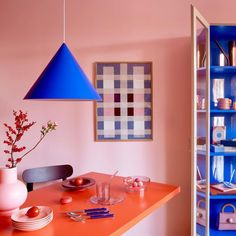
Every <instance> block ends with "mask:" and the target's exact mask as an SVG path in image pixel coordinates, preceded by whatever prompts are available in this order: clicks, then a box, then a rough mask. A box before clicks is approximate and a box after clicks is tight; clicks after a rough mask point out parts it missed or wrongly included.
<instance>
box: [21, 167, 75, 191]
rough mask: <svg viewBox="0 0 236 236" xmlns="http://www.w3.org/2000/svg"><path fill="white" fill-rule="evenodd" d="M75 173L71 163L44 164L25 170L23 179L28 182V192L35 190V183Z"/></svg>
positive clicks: (63, 177) (64, 177)
mask: <svg viewBox="0 0 236 236" xmlns="http://www.w3.org/2000/svg"><path fill="white" fill-rule="evenodd" d="M72 174H73V168H72V166H71V165H57V166H44V167H37V168H32V169H27V170H24V171H23V174H22V179H23V181H24V182H26V184H27V189H28V192H30V191H32V190H33V184H34V183H42V182H47V181H52V180H58V179H62V180H65V179H66V178H67V177H69V176H71V175H72Z"/></svg>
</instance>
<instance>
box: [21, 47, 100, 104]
mask: <svg viewBox="0 0 236 236" xmlns="http://www.w3.org/2000/svg"><path fill="white" fill-rule="evenodd" d="M24 99H47V100H49V99H51V100H101V97H100V95H99V94H98V93H97V92H96V90H95V89H94V87H93V86H92V84H91V83H90V81H89V79H88V78H87V76H86V75H85V73H84V72H83V70H82V69H81V67H80V66H79V64H78V63H77V61H76V59H75V58H74V56H73V55H72V53H71V52H70V50H69V48H68V47H67V45H66V44H65V43H63V44H62V45H61V47H60V48H59V50H58V51H57V52H56V54H55V55H54V57H53V58H52V59H51V61H50V62H49V64H48V65H47V67H46V68H45V69H44V71H43V72H42V74H41V75H40V76H39V78H38V79H37V81H36V82H35V83H34V85H33V86H32V87H31V89H30V90H29V92H28V93H27V94H26V96H25V97H24Z"/></svg>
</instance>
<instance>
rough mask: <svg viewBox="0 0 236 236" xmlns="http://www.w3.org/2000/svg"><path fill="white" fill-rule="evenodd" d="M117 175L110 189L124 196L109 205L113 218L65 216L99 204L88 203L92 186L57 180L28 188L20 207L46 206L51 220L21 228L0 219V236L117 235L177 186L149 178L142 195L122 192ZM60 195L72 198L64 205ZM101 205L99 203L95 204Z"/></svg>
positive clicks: (177, 189)
mask: <svg viewBox="0 0 236 236" xmlns="http://www.w3.org/2000/svg"><path fill="white" fill-rule="evenodd" d="M84 176H87V177H91V178H94V179H95V180H103V179H109V176H108V175H105V174H100V173H95V172H91V173H87V174H85V175H84ZM122 179H123V178H121V177H115V178H114V179H113V180H112V185H113V190H112V191H113V193H115V194H116V196H118V195H122V194H123V195H124V197H125V199H124V201H122V202H121V203H119V204H116V205H112V206H109V209H110V211H111V212H112V213H114V214H115V217H114V218H107V219H96V220H87V221H86V222H84V223H82V222H75V221H72V220H70V219H69V217H67V216H66V215H65V214H64V212H66V211H71V210H79V209H85V208H94V207H97V206H99V205H94V204H92V203H90V201H89V198H90V197H91V196H93V195H94V194H95V187H94V186H93V187H91V188H90V189H87V190H84V191H67V190H65V189H64V188H63V187H62V186H61V183H56V184H52V185H50V186H47V187H44V188H41V189H38V190H34V191H33V192H30V193H29V195H28V198H27V201H26V202H25V204H24V205H23V206H22V207H28V206H31V205H45V206H50V207H52V209H53V212H54V219H53V221H52V222H51V223H50V224H49V225H47V226H46V227H45V228H43V229H40V230H37V231H32V232H23V231H18V230H14V229H13V228H12V226H11V222H10V220H8V221H0V235H1V236H12V235H18V236H23V235H27V236H78V235H81V236H93V235H94V236H95V235H96V236H98V235H99V236H107V235H113V236H114V235H121V234H122V233H124V232H125V231H127V230H128V229H130V228H131V227H132V226H134V225H135V224H136V223H138V222H139V221H140V220H142V219H143V218H144V217H146V216H147V215H149V214H150V213H151V212H153V211H154V210H155V209H157V208H158V207H159V206H161V205H162V204H164V203H166V202H167V201H168V200H170V199H171V198H173V197H174V196H175V195H177V194H178V193H179V192H180V187H178V186H172V185H167V184H159V183H154V182H151V183H150V184H149V185H148V188H147V189H146V190H145V194H144V196H140V195H139V194H135V193H132V194H130V193H129V194H126V193H125V191H124V186H123V182H122ZM62 196H72V198H73V202H72V203H69V204H65V205H61V204H60V203H59V199H60V198H61V197H62ZM99 207H101V206H99Z"/></svg>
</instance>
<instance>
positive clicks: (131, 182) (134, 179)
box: [124, 176, 150, 193]
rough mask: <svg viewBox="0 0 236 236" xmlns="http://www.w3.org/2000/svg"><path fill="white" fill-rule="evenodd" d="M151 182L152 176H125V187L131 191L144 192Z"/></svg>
mask: <svg viewBox="0 0 236 236" xmlns="http://www.w3.org/2000/svg"><path fill="white" fill-rule="evenodd" d="M149 183H150V178H149V177H147V176H128V177H126V178H124V184H125V188H126V191H127V192H129V193H132V192H134V193H135V192H138V193H140V192H143V191H144V190H145V189H146V187H147V185H148V184H149Z"/></svg>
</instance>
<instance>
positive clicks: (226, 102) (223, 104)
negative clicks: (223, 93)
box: [217, 98, 232, 110]
mask: <svg viewBox="0 0 236 236" xmlns="http://www.w3.org/2000/svg"><path fill="white" fill-rule="evenodd" d="M217 101H218V103H217V107H218V109H221V110H229V109H230V107H231V104H232V100H231V99H229V98H218V99H217Z"/></svg>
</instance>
